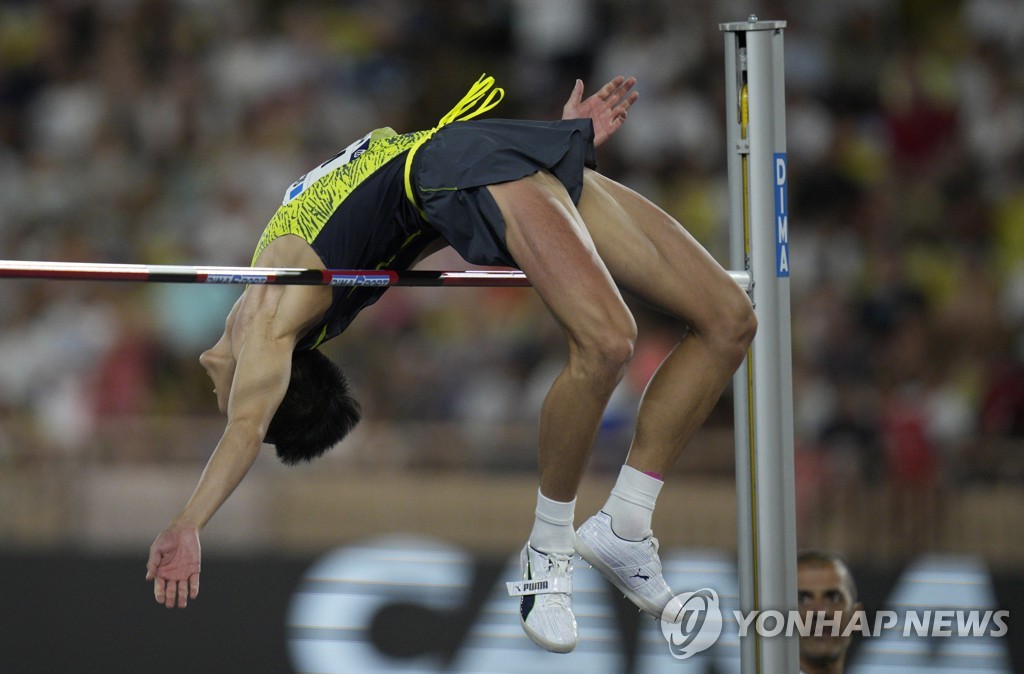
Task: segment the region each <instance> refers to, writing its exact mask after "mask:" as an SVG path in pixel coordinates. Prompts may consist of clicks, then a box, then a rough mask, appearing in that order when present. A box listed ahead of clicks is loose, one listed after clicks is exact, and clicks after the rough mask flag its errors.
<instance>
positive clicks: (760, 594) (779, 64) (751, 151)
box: [719, 16, 800, 674]
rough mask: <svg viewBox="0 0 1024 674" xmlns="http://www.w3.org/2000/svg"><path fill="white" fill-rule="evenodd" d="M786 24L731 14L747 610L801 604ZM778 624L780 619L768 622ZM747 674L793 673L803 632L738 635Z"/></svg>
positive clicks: (731, 172)
mask: <svg viewBox="0 0 1024 674" xmlns="http://www.w3.org/2000/svg"><path fill="white" fill-rule="evenodd" d="M785 26H786V23H785V22H784V21H759V20H758V18H757V17H756V16H751V17H750V18H749V19H748V20H747V21H742V22H736V23H724V24H720V25H719V29H720V30H721V31H722V32H723V33H724V35H725V79H726V131H727V133H726V136H727V142H728V176H729V202H730V212H729V239H730V258H731V261H730V264H731V265H732V268H733V269H745V270H747V271H748V272H749V273H750V277H751V289H750V296H751V299H752V300H753V302H754V307H755V311H756V313H757V317H758V331H757V337H755V339H754V342H753V344H752V345H751V348H750V351H749V352H748V354H747V359H746V361H745V362H744V365H743V366H741V367H740V369H739V371H738V372H737V374H736V376H735V378H734V380H733V387H734V393H733V399H734V408H735V433H736V498H737V513H738V514H737V524H738V530H737V536H738V547H737V549H738V555H737V561H738V568H739V587H740V610H741V611H743V612H744V613H746V612H748V611H755V610H756V611H769V610H773V611H775V610H777V611H782V612H783V615H787V614H786V612H787V611H790V610H794V609H795V608H796V600H797V596H796V592H797V590H796V502H795V497H794V482H795V478H794V463H793V368H792V346H791V335H790V298H789V231H788V224H789V221H788V213H787V211H788V203H787V176H786V103H785V73H784V63H783V51H782V47H783V43H782V33H783V28H785ZM765 627H766V628H767V629H768V630H771V629H772V628H773V627H774V625H773V624H771V623H770V622H769V623H767V624H766V625H765ZM740 659H741V669H742V672H743V674H755V673H757V674H790V673H791V674H797V672H799V669H800V661H799V645H798V641H797V637H795V636H790V637H787V636H785V630H782V633H781V635H780V636H776V637H762V636H760V635H758V634H756V633H755V630H753V629H751V630H749V631H748V632H747V636H746V637H743V638H741V639H740Z"/></svg>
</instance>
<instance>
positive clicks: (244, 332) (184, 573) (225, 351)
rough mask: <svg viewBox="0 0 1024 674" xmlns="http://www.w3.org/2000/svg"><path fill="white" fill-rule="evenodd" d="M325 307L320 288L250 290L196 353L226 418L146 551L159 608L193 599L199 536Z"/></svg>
mask: <svg viewBox="0 0 1024 674" xmlns="http://www.w3.org/2000/svg"><path fill="white" fill-rule="evenodd" d="M330 301H331V290H330V288H328V287H326V286H312V287H310V286H288V287H281V286H251V287H249V288H248V289H246V291H245V292H244V293H243V295H242V297H241V298H240V299H239V301H238V303H236V305H235V307H234V309H232V312H231V315H230V316H229V317H228V320H227V321H226V326H225V334H224V336H223V337H222V338H221V339H220V340H219V341H218V342H217V345H216V346H214V347H213V348H212V349H210V350H209V351H207V352H206V353H204V354H203V356H202V358H201V360H202V362H203V366H204V367H206V369H207V371H208V372H209V373H210V376H211V379H213V381H214V383H215V386H216V387H217V389H218V402H219V404H221V405H222V410H223V411H225V412H226V413H227V418H228V420H227V425H226V427H225V429H224V434H223V435H222V437H221V439H220V442H218V443H217V447H216V449H214V451H213V454H212V455H211V457H210V460H209V461H208V462H207V464H206V468H205V469H204V471H203V474H202V476H201V477H200V479H199V483H198V484H197V486H196V489H195V491H194V492H193V494H192V497H191V498H190V499H189V500H188V503H187V504H186V505H185V507H184V509H183V510H182V511H181V512H180V513H179V514H178V515H177V516H176V517H175V518H174V519H173V520H172V521H171V524H170V525H168V527H167V528H166V529H165V530H164V531H163V532H162V533H161V534H160V536H158V537H157V539H156V541H154V543H153V545H152V546H151V548H150V554H149V561H148V563H147V565H146V579H147V580H152V581H154V587H153V593H154V597H155V598H156V601H157V602H158V603H161V604H164V605H166V606H167V607H168V608H171V607H174V606H178V607H182V608H183V607H184V606H185V605H186V604H187V602H188V599H189V598H192V599H194V598H195V597H196V595H197V594H198V592H199V571H200V547H199V531H200V530H202V528H203V527H204V526H205V525H206V523H207V522H208V521H209V520H210V518H211V517H212V516H213V514H214V513H215V512H216V511H217V510H218V509H219V508H220V506H221V505H223V503H224V502H225V501H226V500H227V498H228V496H230V495H231V493H232V492H233V491H234V489H235V487H237V486H238V483H239V482H241V480H242V478H244V477H245V475H246V473H248V471H249V468H250V467H251V466H252V464H253V462H254V461H255V460H256V456H257V454H258V453H259V451H260V448H261V447H262V443H263V438H264V437H265V435H266V431H267V427H268V426H269V424H270V421H271V419H272V418H273V416H274V413H275V412H276V411H277V407H278V405H280V403H281V400H282V399H283V398H284V394H285V392H286V391H287V389H288V381H289V378H290V375H291V358H292V351H293V350H294V348H295V344H296V343H297V341H298V340H299V338H300V337H301V336H302V335H303V334H305V332H306V331H307V330H308V329H309V328H310V327H311V326H312V325H313V324H315V323H316V321H317V320H319V318H320V317H321V316H323V314H324V312H326V311H327V308H328V307H329V306H330ZM225 387H227V390H226V391H225V390H224V389H225Z"/></svg>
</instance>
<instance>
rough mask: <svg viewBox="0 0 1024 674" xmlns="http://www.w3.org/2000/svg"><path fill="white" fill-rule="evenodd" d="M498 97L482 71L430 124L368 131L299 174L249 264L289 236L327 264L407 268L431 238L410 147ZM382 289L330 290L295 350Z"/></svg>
mask: <svg viewBox="0 0 1024 674" xmlns="http://www.w3.org/2000/svg"><path fill="white" fill-rule="evenodd" d="M503 96H504V91H503V90H502V89H500V88H494V78H492V77H488V76H486V75H485V76H482V77H481V78H480V80H479V81H477V83H476V84H475V85H474V86H473V87H472V89H470V91H469V93H467V94H466V96H464V97H463V98H462V100H460V101H459V103H458V105H456V106H455V107H454V108H453V109H452V110H451V111H450V112H449V113H448V114H447V115H445V116H444V117H443V118H442V119H441V121H440V122H439V123H438V125H437V126H436V127H434V128H433V129H428V130H425V131H417V132H413V133H405V134H399V133H396V132H395V131H394V130H393V129H390V128H382V129H376V130H374V131H372V132H370V133H368V134H366V135H365V136H363V137H362V138H360V139H359V140H357V141H355V142H354V143H352V144H351V145H349V146H348V147H347V148H345V149H344V150H342V151H341V152H339V153H338V154H336V155H335V156H334V157H332V158H331V159H328V160H327V161H325V162H324V163H323V164H321V165H320V166H318V167H316V168H315V169H313V170H312V171H310V172H309V173H307V174H306V175H304V176H302V177H301V178H299V180H297V181H295V182H294V183H292V185H291V186H289V188H288V189H287V190H286V192H285V195H284V199H283V201H282V203H281V206H280V207H279V208H278V210H277V212H276V213H275V214H274V216H273V218H271V220H270V222H269V223H268V224H267V226H266V228H265V229H264V231H263V235H262V236H261V237H260V241H259V243H258V245H257V247H256V252H255V253H254V254H253V263H255V261H256V259H257V258H258V257H259V256H260V254H261V253H262V252H263V251H264V250H265V249H266V247H267V246H268V245H270V243H271V242H272V241H274V240H275V239H277V238H278V237H281V236H285V235H288V234H293V235H295V236H298V237H300V238H301V239H302V240H303V241H305V242H306V243H308V244H309V245H310V246H312V248H313V250H314V251H316V253H317V255H319V256H320V259H321V260H322V261H323V263H324V265H325V267H326V268H328V269H406V268H408V267H409V266H410V265H411V264H412V263H413V262H414V261H415V260H416V258H417V257H418V256H419V255H420V253H422V252H423V250H424V249H425V248H426V247H427V245H428V244H429V243H430V242H432V241H433V240H434V239H436V238H437V237H438V236H439V233H438V232H437V230H435V229H434V228H432V227H431V226H430V225H429V224H427V222H426V220H425V219H424V217H423V215H422V213H421V212H420V211H419V210H418V208H417V205H416V199H415V196H414V193H413V185H412V182H411V177H410V171H411V166H412V159H413V157H414V155H415V153H416V150H417V149H418V148H419V146H420V145H422V144H423V143H424V142H425V141H426V140H429V139H430V138H431V137H432V136H433V135H434V133H436V131H437V130H438V129H440V128H441V127H443V126H446V125H448V124H449V123H451V122H454V121H459V120H465V119H470V118H472V117H476V116H477V115H479V114H481V113H484V112H487V111H488V110H490V109H492V108H493V107H494V106H496V105H497V104H498V103H499V102H500V101H501V99H502V97H503ZM384 290H386V288H345V287H339V288H335V289H334V300H333V302H332V304H331V308H330V309H329V310H328V312H327V313H326V314H325V316H324V318H323V320H322V321H321V324H320V325H318V326H317V327H316V329H314V330H313V331H311V332H310V333H309V334H308V335H307V336H306V337H305V338H304V339H303V340H301V341H300V343H299V345H298V348H300V349H301V348H316V347H317V346H318V345H319V344H320V343H322V342H323V341H325V340H327V339H330V338H331V337H334V336H336V335H338V334H339V333H341V332H342V331H343V330H344V329H345V328H346V327H348V325H349V323H351V322H352V319H353V318H355V316H356V314H358V313H359V311H361V310H362V309H363V308H365V307H367V306H369V305H370V304H373V303H374V302H376V301H377V300H378V299H379V298H380V296H381V295H382V294H383V292H384Z"/></svg>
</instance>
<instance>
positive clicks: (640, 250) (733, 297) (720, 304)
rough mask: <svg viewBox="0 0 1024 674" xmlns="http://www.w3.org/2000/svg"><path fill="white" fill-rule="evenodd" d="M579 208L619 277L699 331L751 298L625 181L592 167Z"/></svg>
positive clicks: (599, 249) (629, 287) (679, 227)
mask: <svg viewBox="0 0 1024 674" xmlns="http://www.w3.org/2000/svg"><path fill="white" fill-rule="evenodd" d="M578 210H579V213H580V215H581V216H582V218H583V221H584V222H585V223H586V227H587V230H588V231H589V232H590V234H591V236H592V237H593V240H594V244H595V246H596V249H597V252H598V254H599V255H600V256H601V259H602V260H603V261H604V263H605V265H606V266H607V267H608V270H609V272H610V273H611V275H612V277H613V278H614V279H615V281H616V282H617V283H618V284H619V285H620V286H622V287H623V288H625V289H627V290H629V291H630V292H632V293H634V294H635V295H637V296H638V297H640V298H641V299H643V300H644V301H646V302H649V303H650V304H652V305H654V306H655V307H657V308H659V309H661V310H663V311H665V312H667V313H669V314H671V315H673V316H676V317H678V318H680V319H682V320H684V321H686V322H687V323H688V324H689V325H691V326H692V327H693V328H695V329H697V330H698V331H699V330H702V329H704V328H705V327H706V326H708V325H709V324H710V323H711V322H713V321H716V320H719V319H720V318H721V317H722V316H723V314H724V313H725V312H729V311H730V309H731V308H732V307H734V306H735V303H737V302H745V301H747V299H746V296H745V295H744V293H743V291H742V290H741V289H740V288H739V286H738V285H737V284H736V283H735V281H733V280H732V278H731V277H730V276H729V274H728V273H727V272H726V271H725V270H724V269H723V268H722V266H721V265H720V264H718V262H717V261H716V260H715V259H714V258H713V257H712V256H711V254H710V253H708V252H707V250H705V249H704V247H703V246H701V245H700V243H699V242H698V241H697V240H696V239H694V238H693V236H692V235H691V234H690V233H689V232H687V231H686V230H685V229H684V228H683V227H682V225H680V224H679V223H678V222H676V221H675V220H674V219H673V218H672V217H671V216H669V215H668V214H667V213H665V212H664V211H663V210H662V209H660V208H659V207H657V206H656V205H654V204H653V203H651V202H650V201H648V200H647V199H646V198H644V197H643V196H641V195H639V194H637V193H636V192H634V191H633V190H630V189H629V188H627V187H625V186H624V185H621V184H619V183H617V182H615V181H613V180H611V179H610V178H607V177H605V176H602V175H601V174H599V173H596V172H594V171H589V170H588V171H587V172H586V176H585V178H584V187H583V195H582V197H581V198H580V201H579V204H578Z"/></svg>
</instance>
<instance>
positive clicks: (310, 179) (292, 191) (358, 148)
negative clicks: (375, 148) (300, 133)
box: [281, 131, 377, 205]
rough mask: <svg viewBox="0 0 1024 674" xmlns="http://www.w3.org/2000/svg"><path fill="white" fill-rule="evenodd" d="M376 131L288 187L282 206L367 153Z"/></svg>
mask: <svg viewBox="0 0 1024 674" xmlns="http://www.w3.org/2000/svg"><path fill="white" fill-rule="evenodd" d="M375 133H377V132H375V131H371V132H370V133H368V134H366V135H365V136H363V137H362V138H360V139H359V140H357V141H356V142H354V143H352V144H351V145H349V146H348V147H346V148H345V149H344V150H342V151H341V152H339V153H338V154H336V155H334V156H333V157H331V158H330V159H328V160H327V161H325V162H324V163H323V164H320V165H319V166H317V167H316V168H315V169H313V170H312V171H310V172H309V173H307V174H306V175H304V176H302V177H301V178H299V179H298V180H296V181H295V182H293V183H292V184H291V186H289V187H288V189H287V191H285V193H284V199H282V200H281V204H282V205H284V204H287V203H288V202H289V201H291V200H292V199H294V198H295V197H297V196H299V195H300V194H302V193H303V191H305V189H306V188H307V187H309V186H310V185H312V184H313V183H315V182H316V181H317V180H320V179H321V178H323V177H324V176H325V175H327V174H328V173H330V172H331V171H334V170H335V169H337V168H338V167H340V166H344V165H345V164H347V163H349V162H350V161H352V160H353V159H356V158H358V157H359V155H361V154H362V153H364V152H366V148H368V147H370V143H371V142H372V141H373V136H374V134H375Z"/></svg>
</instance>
